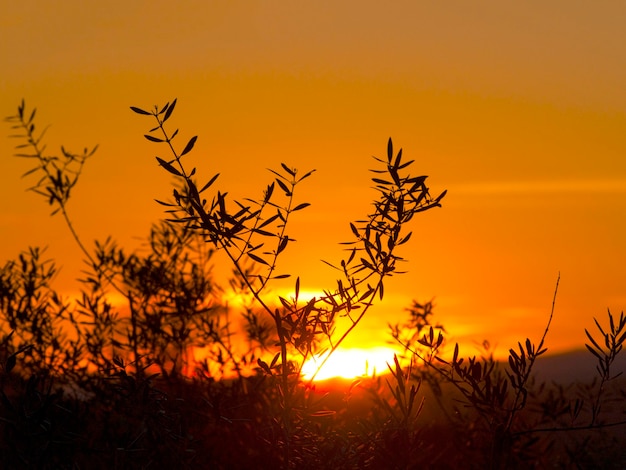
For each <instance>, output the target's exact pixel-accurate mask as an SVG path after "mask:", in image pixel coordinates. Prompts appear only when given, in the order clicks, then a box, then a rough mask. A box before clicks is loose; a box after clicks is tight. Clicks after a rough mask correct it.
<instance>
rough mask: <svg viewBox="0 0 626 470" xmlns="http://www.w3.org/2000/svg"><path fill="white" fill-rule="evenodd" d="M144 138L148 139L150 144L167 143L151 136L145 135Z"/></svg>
mask: <svg viewBox="0 0 626 470" xmlns="http://www.w3.org/2000/svg"><path fill="white" fill-rule="evenodd" d="M144 137H145V138H146V139H148V140H149V141H150V142H165V140H163V139H159V138H158V137H153V136H151V135H149V134H146V135H144Z"/></svg>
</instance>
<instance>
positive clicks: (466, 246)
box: [0, 0, 626, 352]
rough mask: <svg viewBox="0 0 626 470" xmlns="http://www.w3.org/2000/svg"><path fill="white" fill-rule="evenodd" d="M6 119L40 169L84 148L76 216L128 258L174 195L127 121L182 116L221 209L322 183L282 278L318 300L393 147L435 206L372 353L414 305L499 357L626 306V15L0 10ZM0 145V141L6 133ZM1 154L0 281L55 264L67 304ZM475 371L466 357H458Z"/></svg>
mask: <svg viewBox="0 0 626 470" xmlns="http://www.w3.org/2000/svg"><path fill="white" fill-rule="evenodd" d="M5 3H6V4H5V5H4V6H3V13H2V16H1V18H0V70H1V73H0V104H1V108H2V113H3V115H10V114H13V113H14V112H15V109H16V107H17V105H18V103H19V101H20V100H21V99H22V98H25V99H26V102H27V105H30V106H36V107H37V108H38V109H39V111H38V123H39V125H40V127H43V126H44V125H46V124H51V127H50V129H49V130H48V134H47V136H48V137H47V139H48V144H49V147H48V148H49V149H50V150H56V149H58V147H59V145H60V144H63V145H65V146H66V147H68V148H70V149H75V150H77V151H78V150H80V149H82V148H84V147H85V146H92V145H94V144H100V149H99V151H98V152H97V154H96V156H95V157H94V159H93V160H92V161H90V162H89V164H88V166H87V167H86V169H85V171H84V174H83V177H82V181H81V182H80V183H79V187H77V188H76V190H75V193H74V199H73V200H72V201H71V202H70V211H71V213H72V215H73V218H74V220H75V223H76V226H77V229H78V231H79V232H80V233H81V235H82V237H83V238H84V239H85V241H87V242H88V243H89V242H91V241H92V240H93V239H95V238H98V239H104V238H105V237H106V236H108V235H112V236H113V237H114V238H117V239H118V240H120V242H121V243H124V244H129V245H131V246H132V245H133V244H137V243H138V241H137V238H138V237H142V236H144V235H145V234H147V231H148V228H149V225H150V223H151V221H153V220H155V219H156V218H158V217H159V216H160V215H161V213H162V212H161V207H160V206H158V205H156V204H155V203H154V201H153V199H154V198H166V197H167V196H168V195H169V194H170V187H169V184H170V180H169V178H168V177H167V175H166V174H165V173H164V172H163V171H162V170H161V169H160V168H159V167H158V166H157V164H156V162H155V160H154V156H155V155H156V153H155V152H157V151H158V150H159V149H158V148H157V147H155V146H154V145H151V144H150V143H148V142H147V141H145V139H143V137H142V135H143V134H144V133H145V131H146V130H147V129H148V128H149V126H150V123H149V122H148V121H147V120H145V119H141V117H140V116H137V115H135V114H134V113H132V112H131V111H130V110H129V106H131V105H134V106H140V107H144V108H150V107H151V106H152V105H153V104H157V103H158V104H164V103H165V102H166V101H170V100H172V99H173V98H175V97H177V98H178V106H177V110H176V112H175V113H174V118H173V119H174V122H175V124H176V126H177V127H179V128H180V129H181V135H182V136H184V137H185V138H189V137H191V136H192V135H196V134H197V135H199V140H198V143H197V145H196V148H195V150H194V153H193V154H191V156H192V157H193V159H194V164H196V165H197V166H198V170H199V172H200V173H201V174H203V175H206V177H207V178H208V177H210V176H211V175H212V174H213V173H214V172H220V173H221V174H222V176H221V177H220V180H218V181H219V185H218V186H219V188H220V189H222V190H229V191H230V193H231V194H232V195H234V196H237V197H240V198H243V197H257V196H260V194H261V191H262V189H263V188H264V187H265V185H266V184H267V183H268V182H269V181H270V180H271V176H270V174H269V173H266V172H265V168H267V167H276V166H278V165H279V164H280V163H281V162H285V163H287V164H289V165H290V166H295V167H297V168H299V169H301V170H308V169H312V168H315V169H317V172H316V173H315V175H314V177H312V178H310V179H309V180H307V184H306V185H305V187H303V188H302V192H301V193H300V197H301V201H303V202H304V201H306V202H311V203H312V206H311V207H310V208H309V209H307V211H303V212H301V213H300V214H298V215H299V220H298V221H296V222H294V226H293V232H292V236H293V237H295V238H296V239H297V240H298V243H297V244H295V245H294V246H291V247H290V248H289V250H288V251H287V252H286V258H288V259H285V260H284V264H283V265H281V268H283V271H287V272H289V271H291V272H292V273H295V272H298V273H300V275H301V277H302V284H303V287H304V288H306V289H308V290H311V291H314V290H316V289H321V288H331V287H333V286H334V273H333V272H332V271H331V270H330V269H328V268H326V267H325V265H323V264H322V263H320V261H319V260H320V259H326V260H329V261H334V260H338V259H339V257H340V256H341V252H340V247H339V246H338V245H337V243H336V242H339V241H343V240H345V239H347V238H349V236H350V232H349V228H348V222H349V221H351V220H353V219H357V218H360V217H361V216H362V215H364V214H365V213H366V211H368V210H369V200H370V198H371V197H372V196H373V195H374V194H375V193H374V192H373V191H371V189H370V184H369V177H370V174H368V171H367V170H368V168H370V167H371V165H372V163H373V160H372V159H371V156H372V155H378V156H383V155H384V152H385V149H386V143H387V139H388V138H389V137H392V138H393V140H394V143H395V145H396V146H397V147H402V148H403V149H404V153H405V155H406V156H407V158H411V159H415V160H416V164H415V170H414V171H416V172H419V173H422V174H427V175H429V182H430V187H431V189H432V191H433V193H438V192H439V191H441V190H443V189H448V196H447V197H446V198H445V200H444V201H443V202H444V207H443V208H442V209H438V210H435V211H431V212H428V213H425V214H422V215H421V216H420V217H418V218H417V219H416V220H415V222H414V224H413V226H412V229H413V230H414V232H415V233H414V236H413V238H412V240H411V243H410V245H408V246H407V248H406V249H405V251H404V253H403V254H404V256H405V257H406V258H407V259H408V260H409V261H410V264H409V265H408V269H409V273H408V274H406V275H404V276H397V277H394V278H392V279H391V280H390V281H389V282H388V284H387V288H386V301H385V303H384V304H382V305H381V306H379V307H377V308H376V310H375V311H374V312H373V315H372V316H371V317H370V318H368V319H367V321H366V323H365V324H364V325H362V327H361V329H360V330H359V332H358V333H357V334H355V336H354V338H353V341H354V343H355V344H359V345H363V344H384V343H385V341H386V340H387V336H386V323H387V322H388V321H391V322H397V321H401V320H403V319H404V313H403V308H404V307H406V306H408V305H409V304H410V301H411V299H413V298H414V299H417V300H421V301H424V300H428V299H431V298H435V303H436V304H437V308H436V314H437V316H438V317H439V321H441V322H442V323H444V325H446V326H447V329H448V330H449V332H450V334H451V336H452V340H459V341H463V342H465V344H468V345H469V346H468V347H469V348H471V341H477V342H480V341H482V340H483V339H485V338H486V339H489V340H490V341H491V342H492V343H494V344H497V345H498V347H499V349H500V350H501V352H504V351H506V350H507V349H508V348H509V347H510V346H512V345H514V344H515V343H516V342H517V341H518V340H523V339H525V338H526V337H527V336H529V335H530V336H531V338H532V339H537V338H538V337H539V336H540V334H541V332H542V331H543V327H544V325H545V322H546V320H547V318H548V314H549V312H550V306H551V301H552V293H553V290H554V284H555V281H556V278H557V274H558V273H559V272H560V273H561V286H560V290H559V295H558V299H557V306H556V318H555V321H554V324H553V328H552V331H551V334H550V336H549V337H548V346H549V347H552V348H553V349H555V350H558V349H565V348H571V347H575V346H577V345H578V346H580V345H582V342H583V341H584V328H585V327H587V328H589V327H591V326H592V324H593V322H592V318H593V317H594V316H596V317H604V315H605V312H606V309H607V307H608V308H610V309H611V311H613V312H614V313H619V312H620V311H622V310H623V309H624V306H625V305H626V282H625V281H626V243H625V242H626V235H625V230H626V222H625V221H626V217H624V214H625V213H626V138H625V136H626V87H625V86H624V84H625V83H626V46H625V45H626V28H624V24H626V4H625V3H623V2H598V3H594V4H593V6H591V4H589V3H588V2H579V1H564V0H561V1H553V2H539V1H530V2H497V1H483V2H463V1H452V2H423V1H400V2H385V3H384V4H383V2H378V1H364V0H360V1H352V0H350V1H342V2H326V1H324V2H304V1H300V0H296V1H290V2H278V1H275V2H259V1H246V2H244V1H228V2H227V1H220V2H216V1H206V0H203V1H200V0H198V1H180V2H171V1H168V2H166V1H161V0H152V1H149V2H148V1H133V2H129V1H120V0H114V1H108V2H85V1H78V0H65V1H63V2H53V1H42V0H38V1H33V0H22V1H20V2H5ZM4 134H5V135H8V134H9V129H8V126H6V127H5V130H4ZM15 143H16V142H15V141H13V140H11V139H8V138H3V139H0V150H1V154H2V158H1V159H0V174H1V175H2V177H3V178H2V185H1V186H0V214H1V215H2V216H1V218H0V243H1V244H0V260H1V261H2V262H4V261H5V260H7V259H10V258H13V257H15V256H16V255H17V254H18V253H19V252H20V250H23V249H25V248H27V247H28V246H29V245H42V246H43V245H47V246H48V247H49V248H48V252H47V253H48V255H49V256H50V257H54V258H56V259H57V261H58V262H59V264H61V265H63V271H62V273H61V275H60V276H59V279H58V283H59V286H62V287H63V288H64V289H68V291H69V290H71V289H72V288H76V283H75V282H74V281H73V280H74V279H75V278H76V277H77V276H78V275H79V271H80V269H81V264H80V261H79V260H78V257H79V251H78V248H77V247H76V246H75V245H73V244H72V241H71V239H70V237H69V234H68V232H67V230H66V228H65V227H64V225H63V223H62V220H61V218H59V217H55V218H52V219H50V218H49V217H48V214H49V212H50V211H49V209H48V207H46V206H45V205H44V204H43V203H42V201H41V200H40V198H38V197H37V196H36V195H35V194H32V193H25V192H24V189H25V188H26V187H27V183H28V182H27V181H24V180H20V179H19V176H20V175H21V174H22V173H23V172H24V171H25V170H26V169H28V162H25V161H21V160H18V159H14V158H10V155H12V153H13V145H14V144H15ZM470 350H471V349H470Z"/></svg>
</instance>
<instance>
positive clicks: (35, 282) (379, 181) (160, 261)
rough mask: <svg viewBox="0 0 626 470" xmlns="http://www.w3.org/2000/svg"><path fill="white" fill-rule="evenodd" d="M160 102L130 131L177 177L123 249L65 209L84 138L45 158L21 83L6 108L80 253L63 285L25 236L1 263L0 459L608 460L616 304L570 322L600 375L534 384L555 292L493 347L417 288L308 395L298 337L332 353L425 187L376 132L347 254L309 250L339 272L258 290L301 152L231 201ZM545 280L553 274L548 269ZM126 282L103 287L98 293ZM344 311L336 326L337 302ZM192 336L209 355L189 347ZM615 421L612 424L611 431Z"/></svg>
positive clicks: (56, 464)
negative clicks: (527, 330) (388, 343)
mask: <svg viewBox="0 0 626 470" xmlns="http://www.w3.org/2000/svg"><path fill="white" fill-rule="evenodd" d="M176 104H177V101H176V100H174V101H172V102H169V103H167V104H166V105H164V106H155V107H153V108H152V109H151V110H145V109H142V108H138V107H131V109H132V111H134V112H135V113H137V114H139V115H140V116H141V117H144V118H145V119H148V120H150V121H151V124H150V125H151V126H152V127H151V129H150V130H149V132H148V133H146V134H145V138H146V139H147V140H148V141H149V142H150V143H151V144H154V145H159V146H161V148H162V149H163V150H164V151H165V152H167V156H164V155H162V156H161V157H157V163H158V164H159V165H160V166H161V167H162V168H163V170H164V171H166V172H168V173H169V174H171V175H172V176H173V177H174V179H175V183H174V188H172V196H171V198H170V199H167V198H159V199H158V201H157V202H158V203H159V204H161V205H162V206H163V207H164V209H165V211H166V214H167V216H166V217H167V219H166V220H163V221H159V222H157V223H155V224H154V225H153V226H152V228H151V230H150V233H149V234H148V236H147V237H146V239H145V242H144V247H143V249H142V250H140V251H137V252H128V251H127V250H125V249H124V248H123V247H120V246H118V244H117V243H116V242H114V241H113V240H112V239H111V238H106V239H104V240H102V241H96V242H95V245H94V247H93V248H91V249H88V247H87V246H86V245H85V244H83V242H82V241H81V239H80V237H79V235H78V232H77V231H76V230H75V228H74V225H73V223H72V219H71V217H70V214H69V210H68V201H69V200H70V199H71V194H72V189H73V188H74V187H75V186H76V184H77V183H78V181H79V179H80V177H81V172H82V169H83V166H84V164H85V163H86V162H87V160H88V159H89V158H91V157H92V156H93V155H94V153H95V151H96V148H97V147H94V148H93V149H91V150H89V149H85V150H84V151H83V152H82V153H79V154H74V153H72V152H69V151H67V150H66V149H65V148H63V147H61V153H60V154H59V155H56V156H48V155H47V153H45V152H46V147H45V145H44V143H43V136H44V135H43V134H44V133H38V132H37V129H36V127H35V116H36V113H35V111H34V110H33V111H31V112H30V113H27V111H26V107H25V104H24V102H23V101H22V103H21V104H20V105H19V106H18V110H17V114H16V115H14V116H11V117H10V118H8V119H7V120H8V121H9V122H10V123H11V125H12V128H13V129H14V130H15V131H16V132H17V134H16V135H15V137H17V138H19V139H20V144H19V145H18V146H17V148H18V152H19V153H18V154H16V155H17V156H18V157H21V158H27V159H29V160H30V161H32V162H33V163H34V165H33V166H32V168H31V169H30V170H29V171H28V172H27V173H26V175H31V176H30V177H31V178H35V181H36V182H35V184H34V185H33V186H32V187H31V188H29V189H30V190H32V191H33V192H35V193H36V194H38V195H41V196H42V197H44V198H45V199H46V201H47V202H48V204H49V205H50V206H51V207H52V214H53V215H54V214H61V215H62V217H63V218H64V220H65V222H66V224H67V226H68V229H69V230H70V233H71V235H72V237H73V238H74V240H75V241H76V243H77V244H78V246H79V247H80V249H81V250H82V252H83V255H84V257H85V261H86V269H85V270H84V272H83V273H82V274H81V279H80V281H81V286H82V288H81V295H80V297H79V298H77V299H66V298H63V297H62V296H61V295H59V294H58V293H57V292H56V291H55V290H54V288H53V279H54V276H55V273H56V271H57V268H56V265H55V263H54V262H53V261H52V260H47V259H45V258H44V252H43V250H41V249H38V248H30V249H28V250H27V251H25V252H24V253H21V254H19V255H18V257H17V258H16V259H15V260H10V261H7V262H6V263H5V264H4V265H2V266H1V267H0V328H1V332H2V335H3V336H2V340H1V342H0V365H1V366H2V368H1V370H0V443H1V444H0V460H1V461H2V463H3V464H4V466H5V467H6V468H70V467H72V468H107V469H108V468H145V467H148V466H152V467H154V468H170V467H173V466H178V467H181V466H182V467H184V468H187V467H189V468H191V467H194V468H259V467H262V468H294V467H297V468H416V467H419V466H426V467H437V468H529V467H540V468H544V467H547V466H552V467H557V468H572V467H578V468H622V467H623V466H624V465H626V457H625V456H624V454H623V452H622V451H621V449H623V444H624V439H623V437H622V435H621V434H620V433H619V430H623V426H624V425H625V424H626V421H624V419H623V413H624V411H625V410H624V408H623V400H624V392H623V387H622V384H623V382H621V381H620V380H621V379H620V378H619V377H618V376H619V374H615V372H614V370H615V361H616V358H617V356H618V354H619V353H620V352H621V349H622V345H623V343H624V341H625V340H626V319H625V318H624V315H623V313H622V314H621V315H620V316H619V317H617V316H614V315H612V314H611V312H608V323H609V325H608V328H606V327H602V326H601V324H600V322H599V321H597V320H595V323H596V327H597V329H598V332H597V333H595V334H592V333H591V332H589V331H587V330H586V333H587V338H588V340H589V342H588V344H586V347H587V349H588V351H589V352H590V354H592V355H593V357H594V358H595V359H596V360H597V363H598V366H597V372H598V377H597V380H595V381H593V382H591V383H579V384H572V385H570V386H563V385H557V384H546V383H541V382H537V381H536V380H535V378H534V373H533V372H534V369H535V366H536V363H537V361H538V360H539V358H540V356H542V355H543V354H544V353H545V352H546V350H547V348H546V337H547V333H548V331H549V328H550V325H551V321H552V317H553V315H554V306H555V300H556V296H557V291H558V284H559V281H558V280H557V285H556V288H555V293H554V299H553V303H552V310H551V312H550V315H549V317H548V322H547V326H546V329H545V331H544V334H543V336H542V338H540V341H539V342H538V344H535V343H533V342H532V341H531V340H530V339H526V340H525V341H523V342H520V343H519V344H518V345H517V347H516V348H514V349H511V350H510V351H509V358H508V362H507V363H499V362H498V361H496V360H495V359H494V357H493V353H492V351H491V349H490V348H489V345H488V343H487V342H485V344H484V346H485V348H484V352H483V354H482V355H481V356H480V357H478V358H477V357H475V356H471V357H463V356H462V355H461V353H460V350H459V347H458V345H455V346H454V348H452V351H449V347H448V345H447V342H446V340H445V336H446V335H447V330H446V329H445V328H444V327H443V326H442V325H440V324H438V323H433V322H432V316H433V312H434V304H433V302H432V301H431V302H425V303H419V302H417V301H414V303H413V305H412V306H411V307H410V308H409V309H408V321H407V322H406V323H404V324H398V325H390V328H391V338H392V340H393V341H394V342H398V343H400V344H402V345H403V346H404V348H405V355H404V357H403V358H397V357H396V358H395V360H394V363H393V364H390V365H389V374H386V375H384V376H378V377H373V378H362V379H361V380H358V381H354V382H353V383H352V384H349V385H346V384H339V385H337V387H336V388H334V389H333V388H331V389H330V391H329V392H324V391H323V390H322V388H323V387H322V386H319V387H318V385H317V383H315V382H313V380H312V379H311V380H308V381H304V380H303V379H302V375H301V370H302V366H303V364H304V362H305V361H306V360H307V359H309V358H310V357H311V356H312V355H313V354H318V353H323V352H327V351H329V352H330V353H331V354H330V357H331V359H330V360H332V352H334V351H335V350H337V348H338V347H339V346H340V345H341V343H342V342H343V341H344V340H345V338H346V337H347V336H348V335H350V334H351V333H352V332H353V331H354V329H355V328H356V327H357V326H358V324H359V322H360V321H361V319H362V318H363V317H364V316H365V315H367V313H368V311H369V309H370V308H371V306H372V305H373V304H374V303H375V302H377V301H381V300H383V297H384V285H385V282H386V280H387V278H389V277H390V276H392V275H394V274H399V273H400V271H399V269H398V265H399V263H400V262H401V261H404V260H403V259H402V258H401V257H400V255H399V254H398V249H400V248H401V246H402V245H404V244H405V243H407V242H409V240H410V238H411V233H410V232H407V231H406V224H407V223H409V222H411V221H412V218H413V217H414V216H415V215H417V214H418V213H419V212H422V211H425V210H429V209H431V208H434V207H438V206H440V203H441V200H442V199H443V197H444V196H445V191H444V192H443V193H441V194H440V195H438V196H437V197H431V195H430V193H429V190H428V188H427V186H426V177H425V176H417V177H416V176H410V174H409V170H410V168H411V167H412V164H413V163H414V162H413V161H407V160H405V159H404V157H403V154H402V150H399V151H397V152H396V151H395V150H394V147H393V143H392V141H391V139H389V141H388V145H387V152H386V157H385V158H380V159H379V158H376V162H377V164H378V168H376V169H374V170H372V171H373V172H374V177H373V178H372V180H373V182H374V185H375V190H376V194H377V197H376V199H375V200H374V204H373V210H372V211H371V212H370V213H369V214H367V215H366V216H365V217H364V218H363V219H362V220H358V221H354V222H352V223H350V224H349V226H350V229H351V233H352V239H351V240H348V241H346V242H344V243H343V246H344V247H345V249H346V250H345V253H346V256H345V257H343V258H342V259H340V260H339V261H338V262H327V264H329V265H330V266H332V267H333V268H334V269H335V272H336V273H337V279H336V280H335V281H334V282H333V283H332V284H331V287H330V288H328V289H327V290H325V291H324V294H323V295H322V296H320V297H316V298H313V299H301V298H300V291H301V287H300V278H299V277H298V276H297V275H295V276H294V278H295V279H294V281H293V286H294V288H293V294H292V295H291V296H289V297H276V298H275V297H274V295H273V294H272V292H271V291H270V286H271V284H272V282H273V281H274V280H276V279H285V278H289V277H290V274H289V273H284V272H280V271H279V263H278V261H279V258H282V257H284V256H288V253H289V251H290V250H291V249H292V247H293V245H294V242H295V240H293V239H292V238H291V237H290V236H289V227H290V221H291V220H292V217H297V216H299V215H300V213H301V211H303V210H306V208H307V207H308V205H309V203H307V202H300V201H298V200H297V197H296V195H297V191H298V188H299V185H300V184H306V182H304V180H307V182H308V179H309V177H311V176H312V175H313V173H314V172H313V171H308V172H305V173H304V174H301V173H299V172H298V171H296V170H295V169H293V168H291V167H289V166H288V165H287V164H281V166H280V168H278V169H275V170H270V173H269V175H270V178H271V179H270V182H269V183H268V184H267V185H266V186H265V187H264V188H263V191H261V196H260V197H258V198H254V197H251V198H248V199H244V200H232V199H230V198H229V197H228V195H227V193H223V192H221V191H219V190H215V189H214V188H215V187H216V182H217V181H218V176H219V175H218V174H214V175H212V176H210V177H208V178H205V179H202V178H201V176H200V175H197V174H196V169H195V168H194V167H193V165H190V164H188V160H189V158H191V154H192V152H193V150H194V145H195V143H196V140H197V137H195V136H194V137H192V138H190V139H188V140H186V141H185V142H184V145H180V146H179V145H177V142H178V141H177V140H176V139H177V136H178V135H179V133H178V130H175V131H170V130H169V127H168V126H169V124H170V119H172V117H173V113H174V110H175V108H176ZM216 250H221V251H223V252H224V253H225V254H226V257H227V259H228V260H230V263H231V264H232V268H233V276H232V278H231V279H229V280H227V282H224V283H223V284H228V285H229V286H230V288H231V289H234V290H235V291H236V292H238V293H240V294H246V297H247V298H250V299H251V300H250V302H249V303H248V304H246V305H244V306H242V307H241V311H238V312H236V313H238V314H240V315H239V316H240V317H241V320H242V321H243V327H240V328H239V327H238V325H237V323H238V322H237V321H236V320H235V319H234V316H233V312H232V311H231V308H229V307H228V306H227V305H225V304H224V303H223V302H222V300H221V299H222V293H223V289H224V286H223V285H222V283H220V282H218V281H217V280H215V279H214V278H213V276H212V271H211V265H212V262H213V255H214V253H215V251H216ZM559 280H560V279H559ZM112 293H115V294H116V297H118V298H119V297H121V298H123V299H124V302H123V303H122V304H120V303H118V302H115V303H113V302H112V300H111V298H112V296H111V294H112ZM339 316H342V317H345V318H347V319H348V321H349V323H348V326H347V327H346V328H345V329H344V330H340V329H339V326H338V325H337V324H336V322H335V320H336V319H337V318H338V317H339ZM195 350H201V351H202V352H203V354H205V356H206V357H205V358H203V359H201V360H197V359H195V358H194V357H193V356H194V351H195ZM616 430H617V431H616Z"/></svg>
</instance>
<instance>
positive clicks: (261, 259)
mask: <svg viewBox="0 0 626 470" xmlns="http://www.w3.org/2000/svg"><path fill="white" fill-rule="evenodd" d="M246 254H247V255H248V256H249V257H250V258H252V259H253V260H254V261H256V262H257V263H261V264H265V265H266V266H269V263H268V262H267V261H265V260H264V259H263V258H261V257H259V256H257V255H255V254H254V253H249V252H248V253H246Z"/></svg>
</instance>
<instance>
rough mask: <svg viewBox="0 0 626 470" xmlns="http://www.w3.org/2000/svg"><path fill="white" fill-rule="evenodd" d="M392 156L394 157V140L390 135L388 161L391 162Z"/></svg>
mask: <svg viewBox="0 0 626 470" xmlns="http://www.w3.org/2000/svg"><path fill="white" fill-rule="evenodd" d="M392 158H393V142H392V141H391V137H389V141H388V142H387V161H388V162H390V163H391V159H392Z"/></svg>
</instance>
